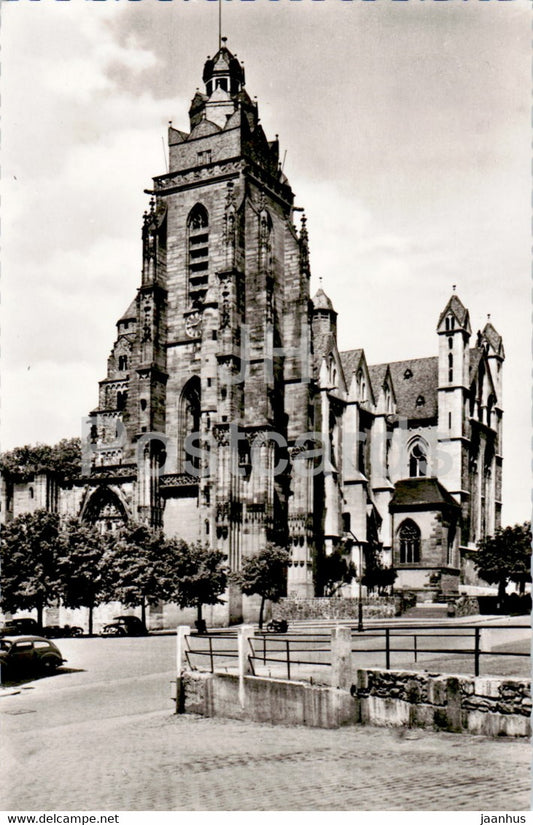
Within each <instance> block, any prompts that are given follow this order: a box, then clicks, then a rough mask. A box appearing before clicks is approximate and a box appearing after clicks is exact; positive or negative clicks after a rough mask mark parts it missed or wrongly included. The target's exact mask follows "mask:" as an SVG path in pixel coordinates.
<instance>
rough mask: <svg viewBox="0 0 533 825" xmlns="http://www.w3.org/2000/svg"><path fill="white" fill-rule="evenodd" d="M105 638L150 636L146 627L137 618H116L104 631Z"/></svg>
mask: <svg viewBox="0 0 533 825" xmlns="http://www.w3.org/2000/svg"><path fill="white" fill-rule="evenodd" d="M102 635H103V636H148V630H147V629H146V625H145V624H144V622H142V621H141V620H140V619H139V618H137V616H115V618H114V619H113V622H112V623H111V624H106V625H105V627H104V628H103V630H102Z"/></svg>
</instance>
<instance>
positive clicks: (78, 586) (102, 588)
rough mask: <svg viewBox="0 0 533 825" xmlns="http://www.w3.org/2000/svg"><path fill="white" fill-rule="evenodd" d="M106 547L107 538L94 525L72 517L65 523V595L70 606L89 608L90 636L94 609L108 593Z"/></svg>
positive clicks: (61, 559)
mask: <svg viewBox="0 0 533 825" xmlns="http://www.w3.org/2000/svg"><path fill="white" fill-rule="evenodd" d="M106 547H107V542H106V540H105V537H104V536H103V535H102V533H100V531H99V530H98V529H97V528H96V527H95V526H94V525H93V524H86V523H84V522H81V521H80V520H79V519H76V518H71V519H69V520H68V521H67V522H66V523H65V524H64V525H63V529H62V531H61V542H60V552H59V555H58V571H59V578H60V582H61V598H62V601H63V603H64V605H65V606H66V607H72V608H77V607H87V608H88V609H89V635H92V632H93V611H94V608H95V607H97V606H98V605H99V604H101V603H102V602H103V601H104V600H105V597H106V593H107V592H108V585H109V574H108V566H107V564H106V560H105V554H106Z"/></svg>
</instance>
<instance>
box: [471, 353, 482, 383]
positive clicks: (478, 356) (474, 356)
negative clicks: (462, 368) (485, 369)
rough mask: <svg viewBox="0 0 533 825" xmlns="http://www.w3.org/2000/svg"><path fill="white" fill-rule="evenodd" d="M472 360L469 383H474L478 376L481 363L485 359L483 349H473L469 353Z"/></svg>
mask: <svg viewBox="0 0 533 825" xmlns="http://www.w3.org/2000/svg"><path fill="white" fill-rule="evenodd" d="M469 355H470V359H469V370H468V378H469V381H470V382H472V381H473V380H474V378H475V377H476V375H477V371H478V367H479V362H480V361H481V359H482V358H483V350H482V349H481V347H471V348H470V351H469Z"/></svg>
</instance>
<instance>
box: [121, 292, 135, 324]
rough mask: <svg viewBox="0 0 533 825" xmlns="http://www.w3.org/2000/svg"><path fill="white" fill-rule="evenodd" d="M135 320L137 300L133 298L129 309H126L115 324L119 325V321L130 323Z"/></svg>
mask: <svg viewBox="0 0 533 825" xmlns="http://www.w3.org/2000/svg"><path fill="white" fill-rule="evenodd" d="M136 318H137V299H136V298H134V299H133V301H132V302H131V304H130V305H129V307H128V308H127V310H126V312H125V313H124V315H121V316H120V318H119V319H118V321H117V323H118V324H120V322H121V321H131V320H135V319H136Z"/></svg>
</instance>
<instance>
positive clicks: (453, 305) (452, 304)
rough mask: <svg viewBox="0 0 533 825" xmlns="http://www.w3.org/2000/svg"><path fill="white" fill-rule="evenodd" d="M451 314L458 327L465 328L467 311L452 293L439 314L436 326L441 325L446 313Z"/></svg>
mask: <svg viewBox="0 0 533 825" xmlns="http://www.w3.org/2000/svg"><path fill="white" fill-rule="evenodd" d="M450 312H453V314H454V315H455V317H456V318H457V320H458V321H459V325H460V326H462V327H465V326H466V325H467V323H468V310H467V308H466V307H465V305H464V304H463V302H462V301H461V299H460V298H459V297H458V296H457V295H456V294H455V293H454V294H453V295H452V297H451V298H450V300H449V301H448V303H447V304H446V306H445V308H444V309H443V311H442V312H441V314H440V317H439V323H438V326H439V327H440V325H441V324H442V322H443V320H444V319H445V318H446V316H447V315H448V313H450Z"/></svg>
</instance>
